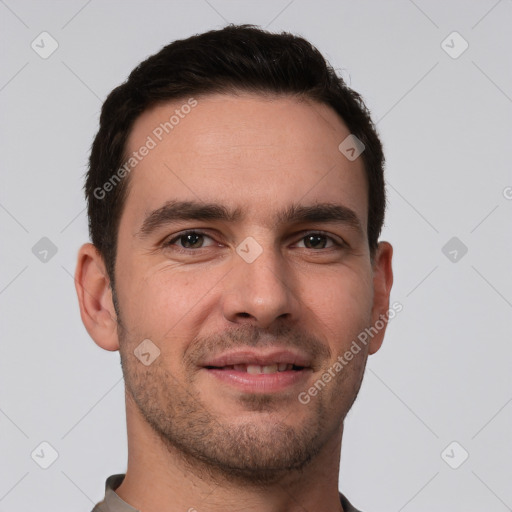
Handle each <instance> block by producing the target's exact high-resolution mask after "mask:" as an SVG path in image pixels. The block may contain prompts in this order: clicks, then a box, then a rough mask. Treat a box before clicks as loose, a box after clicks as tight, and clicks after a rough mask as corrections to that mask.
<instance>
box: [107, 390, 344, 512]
mask: <svg viewBox="0 0 512 512" xmlns="http://www.w3.org/2000/svg"><path fill="white" fill-rule="evenodd" d="M126 418H127V432H128V468H127V471H126V476H125V479H124V480H123V483H122V484H121V485H120V487H119V488H118V489H116V493H117V494H118V495H119V496H120V498H121V499H123V500H124V501H125V502H126V503H128V504H129V505H131V506H132V507H134V508H136V509H138V510H144V512H161V511H162V510H166V511H168V512H174V511H176V512H177V511H183V510H187V511H191V512H192V511H194V510H205V509H207V510H208V511H209V512H221V511H222V512H225V510H229V509H238V508H240V507H241V506H243V509H244V510H246V511H247V512H251V511H259V510H265V511H268V512H281V511H287V512H295V511H297V512H298V511H304V510H315V511H317V512H333V511H341V512H343V510H342V506H341V504H340V499H339V494H338V474H339V463H340V452H341V440H342V436H343V426H341V427H340V428H339V429H338V431H336V432H334V433H333V435H332V436H331V437H330V438H329V439H328V441H327V442H326V444H325V445H324V447H323V448H322V450H321V451H320V453H319V454H318V455H317V456H316V457H315V458H314V459H313V460H312V461H310V462H309V463H308V464H307V465H306V466H305V467H303V468H302V469H300V470H290V471H287V472H286V474H284V475H282V476H279V477H278V476H276V479H275V480H274V481H271V482H269V483H265V484H261V483H260V484H251V483H250V481H247V480H245V481H241V480H236V479H235V480H234V479H233V478H229V477H226V476H225V475H224V474H223V473H222V472H221V471H219V470H216V468H212V467H210V466H206V465H205V464H204V463H202V462H200V461H198V460H197V459H191V458H190V457H187V456H185V455H184V454H183V453H182V452H180V451H179V450H178V449H177V448H175V447H173V446H170V445H169V444H168V443H165V442H164V441H163V440H162V439H161V438H160V436H159V435H158V434H157V433H156V432H155V431H154V430H153V429H152V427H151V426H150V425H148V424H147V422H146V421H145V420H144V418H143V417H142V416H141V415H140V412H139V410H138V408H137V406H136V405H135V404H134V402H133V401H132V399H131V397H130V396H129V394H128V393H126Z"/></svg>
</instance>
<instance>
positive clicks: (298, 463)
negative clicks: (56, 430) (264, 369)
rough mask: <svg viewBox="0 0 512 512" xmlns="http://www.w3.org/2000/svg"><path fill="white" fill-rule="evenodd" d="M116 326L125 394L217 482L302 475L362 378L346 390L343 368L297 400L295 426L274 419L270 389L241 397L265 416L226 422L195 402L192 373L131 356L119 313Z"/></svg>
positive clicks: (175, 450) (195, 468)
mask: <svg viewBox="0 0 512 512" xmlns="http://www.w3.org/2000/svg"><path fill="white" fill-rule="evenodd" d="M118 325H119V328H118V335H119V342H120V347H121V348H120V354H121V366H122V370H123V375H124V380H125V387H126V393H127V395H128V399H129V400H132V401H133V403H134V404H135V406H136V407H137V409H138V411H139V412H140V415H141V416H142V417H143V418H144V420H145V421H146V422H147V424H148V425H149V426H150V427H151V428H152V429H153V431H154V432H155V434H156V435H157V436H158V438H159V439H160V440H161V442H162V444H163V445H164V446H165V447H166V449H167V450H168V452H169V453H170V454H171V456H175V457H179V459H180V461H181V462H182V463H183V465H184V466H185V467H186V469H187V470H188V471H192V472H193V473H195V474H197V475H199V476H201V477H202V478H206V479H209V480H211V481H213V482H217V483H218V482H219V481H221V480H227V481H229V482H234V481H238V482H240V483H243V484H245V485H248V484H250V485H256V486H267V485H269V484H278V483H280V482H282V481H285V480H288V479H290V477H291V476H292V475H293V474H299V473H301V472H302V471H303V470H304V469H305V468H306V467H307V466H308V464H310V463H311V462H312V461H313V460H314V459H315V457H317V456H318V455H319V454H320V452H321V451H322V449H323V448H324V447H325V446H326V444H327V442H328V441H329V439H332V438H333V436H336V434H337V433H339V432H340V430H341V429H342V426H343V420H344V417H345V415H346V413H347V412H348V410H349V409H350V407H351V406H352V404H353V402H354V401H355V399H356V396H357V394H358V391H359V387H360V384H361V381H360V380H359V382H358V383H357V388H356V389H352V390H350V391H349V390H347V389H346V388H345V387H344V385H343V382H344V381H345V380H346V378H347V377H348V371H346V373H342V374H341V375H339V376H337V382H336V381H335V382H333V383H332V384H330V385H329V386H330V389H329V387H328V388H326V389H324V390H322V391H321V392H319V393H318V395H317V396H315V397H314V399H312V400H311V402H310V403H309V404H307V405H302V407H308V408H310V411H309V414H308V415H307V417H306V419H303V420H302V421H301V423H300V424H295V425H293V418H290V417H288V418H287V417H284V418H280V417H279V401H278V400H277V399H276V396H273V395H271V394H265V395H247V396H245V397H243V398H241V399H240V400H241V404H242V405H243V406H244V408H245V410H248V411H259V412H261V414H262V415H265V418H268V421H267V420H265V421H263V420H262V421H258V422H252V421H251V422H249V421H245V422H236V423H235V422H232V423H226V422H223V421H222V420H221V419H220V418H219V417H217V416H216V415H215V414H213V413H212V412H211V410H210V409H209V408H208V407H207V404H205V403H204V402H203V401H202V400H201V396H200V393H199V391H198V390H197V389H196V388H195V387H194V382H193V381H194V379H193V378H190V379H187V381H186V382H183V381H182V382H180V381H179V380H178V379H177V378H176V377H175V376H173V375H172V374H171V373H170V372H169V370H168V369H167V367H166V365H165V361H164V360H163V358H162V356H160V357H158V358H157V359H156V360H155V361H154V362H153V363H152V364H151V365H150V366H145V365H143V364H141V363H140V362H139V361H138V359H137V358H136V357H135V356H134V354H133V350H134V348H135V347H136V346H137V344H138V342H137V341H136V340H135V339H130V338H131V337H130V336H129V334H128V332H127V331H126V329H125V328H124V327H123V325H122V323H121V322H120V317H119V315H118ZM346 370H349V369H348V368H347V369H346ZM363 371H364V368H363ZM361 376H362V375H361ZM349 380H350V379H349ZM347 393H348V394H349V395H352V398H351V399H350V403H348V404H345V407H344V410H340V407H339V406H336V404H335V402H336V400H337V399H339V398H338V397H340V396H341V394H345V395H347ZM295 399H297V397H295ZM297 400H298V399H297ZM272 413H273V414H272ZM336 416H337V417H336ZM286 419H288V421H287V422H286V421H285V420H286Z"/></svg>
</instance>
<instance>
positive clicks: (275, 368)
mask: <svg viewBox="0 0 512 512" xmlns="http://www.w3.org/2000/svg"><path fill="white" fill-rule="evenodd" d="M292 368H293V365H292V364H287V363H279V364H269V365H266V366H261V365H258V364H235V365H234V366H233V369H234V370H235V371H237V372H247V373H250V374H252V375H257V374H261V373H264V374H268V373H276V372H284V371H286V370H291V369H292Z"/></svg>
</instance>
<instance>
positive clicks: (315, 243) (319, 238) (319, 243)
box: [301, 232, 345, 249]
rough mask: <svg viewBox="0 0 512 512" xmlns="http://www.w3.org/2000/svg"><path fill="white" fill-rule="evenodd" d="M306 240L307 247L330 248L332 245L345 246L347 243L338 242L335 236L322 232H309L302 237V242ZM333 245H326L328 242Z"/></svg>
mask: <svg viewBox="0 0 512 512" xmlns="http://www.w3.org/2000/svg"><path fill="white" fill-rule="evenodd" d="M302 241H304V245H305V248H306V249H330V248H332V247H343V246H344V245H345V244H344V243H342V242H338V241H337V240H335V239H334V238H333V237H331V236H328V235H325V234H323V233H321V232H314V233H307V234H306V235H305V236H303V237H302V238H301V242H302ZM329 242H330V243H331V245H329V246H326V244H328V243H329Z"/></svg>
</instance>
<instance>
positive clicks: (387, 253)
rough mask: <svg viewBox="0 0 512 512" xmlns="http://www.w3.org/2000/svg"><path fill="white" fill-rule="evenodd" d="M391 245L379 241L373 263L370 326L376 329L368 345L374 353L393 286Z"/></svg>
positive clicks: (379, 345) (385, 323)
mask: <svg viewBox="0 0 512 512" xmlns="http://www.w3.org/2000/svg"><path fill="white" fill-rule="evenodd" d="M392 258H393V247H392V245H391V244H390V243H388V242H380V243H379V246H378V249H377V253H376V255H375V262H374V264H373V310H372V326H373V327H374V328H375V329H376V330H377V333H376V334H375V335H374V336H373V338H372V340H371V341H370V345H369V350H368V353H369V354H375V352H377V351H378V350H379V349H380V347H381V346H382V342H383V341H384V334H385V332H386V326H387V321H388V316H389V296H390V293H391V287H392V286H393V269H392V261H391V260H392Z"/></svg>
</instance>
